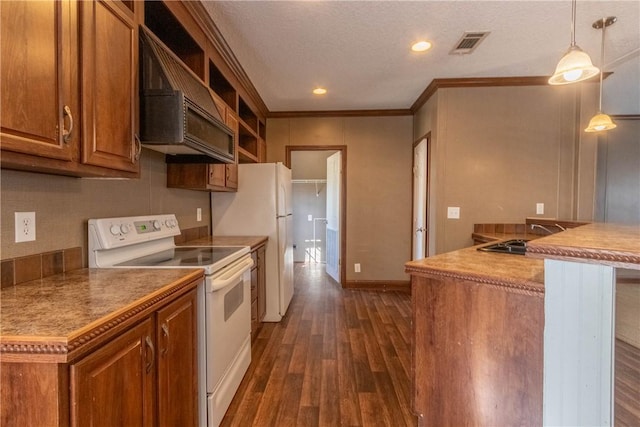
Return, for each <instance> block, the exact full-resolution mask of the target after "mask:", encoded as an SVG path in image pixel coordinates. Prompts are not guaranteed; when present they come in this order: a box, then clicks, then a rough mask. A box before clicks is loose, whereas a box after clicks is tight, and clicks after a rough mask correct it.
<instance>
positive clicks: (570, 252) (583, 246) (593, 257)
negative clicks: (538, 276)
mask: <svg viewBox="0 0 640 427" xmlns="http://www.w3.org/2000/svg"><path fill="white" fill-rule="evenodd" d="M527 257H531V258H551V259H557V260H566V261H579V262H585V263H591V264H605V265H611V266H614V267H621V268H629V269H634V270H640V225H618V224H598V223H594V224H588V225H583V226H581V227H576V228H572V229H568V230H567V231H563V232H561V233H556V234H552V235H550V236H546V237H543V238H540V239H537V240H535V241H533V242H529V243H528V244H527Z"/></svg>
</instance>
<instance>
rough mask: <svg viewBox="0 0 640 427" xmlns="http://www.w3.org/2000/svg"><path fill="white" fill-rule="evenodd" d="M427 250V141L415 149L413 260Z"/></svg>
mask: <svg viewBox="0 0 640 427" xmlns="http://www.w3.org/2000/svg"><path fill="white" fill-rule="evenodd" d="M426 248H427V140H426V139H423V140H422V141H420V142H419V143H418V145H416V146H415V147H414V148H413V249H412V253H411V257H412V259H414V260H416V259H422V258H424V257H425V256H426V252H427V251H426Z"/></svg>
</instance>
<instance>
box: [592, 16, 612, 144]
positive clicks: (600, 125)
mask: <svg viewBox="0 0 640 427" xmlns="http://www.w3.org/2000/svg"><path fill="white" fill-rule="evenodd" d="M617 20H618V19H617V18H616V17H615V16H610V17H608V18H602V19H600V20H598V21H596V22H594V23H593V25H592V27H593V28H595V29H596V30H599V29H601V28H602V46H601V47H600V103H599V104H598V113H597V114H596V115H595V116H593V117H592V118H591V120H590V121H589V126H587V128H586V129H585V130H584V131H585V132H600V131H603V130H609V129H613V128H615V127H616V124H615V123H613V121H612V120H611V117H609V116H608V115H606V114H604V113H603V112H602V74H603V70H602V68H604V32H605V29H606V28H607V27H608V26H609V25H613V24H614V23H615V22H616V21H617Z"/></svg>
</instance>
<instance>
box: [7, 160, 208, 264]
mask: <svg viewBox="0 0 640 427" xmlns="http://www.w3.org/2000/svg"><path fill="white" fill-rule="evenodd" d="M0 178H1V183H0V185H1V187H0V201H1V209H2V217H1V218H2V224H1V226H2V254H1V257H2V259H7V258H14V257H17V256H23V255H31V254H36V253H41V252H46V251H51V250H56V249H63V248H70V247H75V246H81V247H83V248H84V257H85V265H86V256H87V254H86V246H87V220H88V219H89V218H106V217H114V216H129V215H146V214H164V213H175V214H176V215H177V218H178V221H179V223H180V227H181V228H182V229H186V228H192V227H199V226H203V225H208V224H209V223H210V218H211V216H210V207H209V194H208V193H205V192H199V191H190V190H178V189H168V188H166V165H165V162H164V155H163V154H160V153H156V152H154V151H149V150H146V149H144V150H143V152H142V157H141V177H140V179H135V180H109V179H106V180H105V179H79V178H70V177H64V176H54V175H45V174H35V173H30V172H19V171H11V170H5V169H3V170H2V171H0ZM196 208H202V221H201V222H197V221H196ZM23 211H27V212H35V213H36V238H37V239H36V241H35V242H26V243H14V236H15V234H14V212H23Z"/></svg>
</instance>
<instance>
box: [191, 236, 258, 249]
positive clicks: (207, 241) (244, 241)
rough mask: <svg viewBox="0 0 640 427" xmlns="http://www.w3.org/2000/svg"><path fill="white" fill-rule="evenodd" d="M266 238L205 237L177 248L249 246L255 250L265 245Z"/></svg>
mask: <svg viewBox="0 0 640 427" xmlns="http://www.w3.org/2000/svg"><path fill="white" fill-rule="evenodd" d="M268 239H269V238H268V237H267V236H207V237H201V238H199V239H196V240H190V241H188V242H185V243H181V244H180V245H179V246H198V245H205V246H207V245H209V246H250V247H251V249H255V248H257V247H258V246H260V245H262V244H263V243H266V242H267V240H268Z"/></svg>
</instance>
